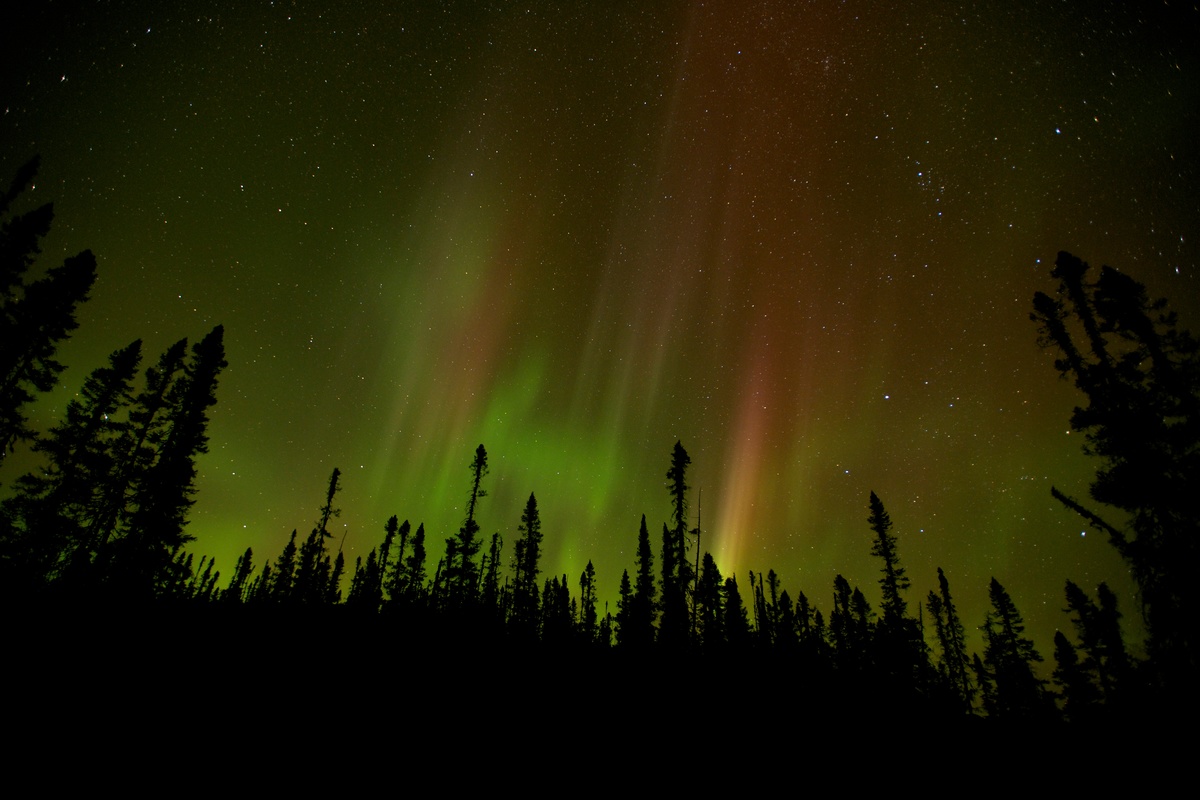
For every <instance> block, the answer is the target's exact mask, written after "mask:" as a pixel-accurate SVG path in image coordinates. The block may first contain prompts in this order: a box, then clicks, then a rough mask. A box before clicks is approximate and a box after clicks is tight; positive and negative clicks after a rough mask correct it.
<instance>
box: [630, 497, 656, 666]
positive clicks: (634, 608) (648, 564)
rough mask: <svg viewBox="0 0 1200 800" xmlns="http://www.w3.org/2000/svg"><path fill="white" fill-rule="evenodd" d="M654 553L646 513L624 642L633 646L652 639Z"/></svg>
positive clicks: (647, 643) (639, 645)
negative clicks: (651, 547) (627, 628)
mask: <svg viewBox="0 0 1200 800" xmlns="http://www.w3.org/2000/svg"><path fill="white" fill-rule="evenodd" d="M654 594H655V593H654V555H653V551H652V550H651V549H650V532H649V531H648V530H646V515H645V514H643V515H642V524H641V527H640V528H639V529H638V549H637V577H636V579H635V581H634V586H633V599H632V603H631V605H630V613H629V630H628V632H627V634H626V635H625V637H624V639H625V643H627V644H629V645H630V646H632V647H634V648H645V647H648V646H649V645H650V644H651V643H652V642H653V641H654V612H655V607H656V606H655V602H654V600H655V597H654Z"/></svg>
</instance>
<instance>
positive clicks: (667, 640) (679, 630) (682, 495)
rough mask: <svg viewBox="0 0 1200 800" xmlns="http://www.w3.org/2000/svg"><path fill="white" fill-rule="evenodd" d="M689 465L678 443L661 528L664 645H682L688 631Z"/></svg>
mask: <svg viewBox="0 0 1200 800" xmlns="http://www.w3.org/2000/svg"><path fill="white" fill-rule="evenodd" d="M691 463H692V459H691V458H690V457H689V456H688V454H687V451H686V450H684V449H683V445H682V444H681V443H680V442H676V443H675V448H674V450H673V451H672V453H671V468H670V469H669V470H667V489H668V491H669V492H670V495H671V506H672V512H671V523H672V526H673V527H671V528H668V527H667V526H666V525H663V547H662V617H661V618H660V620H659V634H658V638H659V642H661V643H662V644H664V645H667V646H672V647H674V646H682V645H684V644H686V642H687V640H688V637H689V633H690V630H691V621H690V619H689V616H688V600H687V592H688V586H689V585H690V584H691V568H690V566H689V564H688V559H687V534H688V522H687V490H688V489H689V488H690V487H689V486H688V485H687V468H688V466H689V465H690V464H691Z"/></svg>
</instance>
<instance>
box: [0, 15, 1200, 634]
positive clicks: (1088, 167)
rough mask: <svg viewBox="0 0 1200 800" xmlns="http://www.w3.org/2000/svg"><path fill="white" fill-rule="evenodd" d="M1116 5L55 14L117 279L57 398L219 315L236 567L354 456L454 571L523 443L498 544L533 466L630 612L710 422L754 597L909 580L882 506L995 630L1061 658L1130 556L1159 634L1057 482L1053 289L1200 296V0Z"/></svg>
mask: <svg viewBox="0 0 1200 800" xmlns="http://www.w3.org/2000/svg"><path fill="white" fill-rule="evenodd" d="M1078 5H1079V4H1071V3H1058V2H1021V3H1016V4H1014V3H1006V2H984V3H962V4H955V3H939V2H911V3H905V4H902V7H900V8H892V9H881V8H878V7H877V6H878V4H874V3H860V2H853V1H850V2H827V1H826V0H817V1H816V2H812V3H806V4H795V3H790V2H753V3H734V2H715V3H713V2H666V3H656V4H645V3H634V2H629V3H621V2H618V3H605V4H587V3H584V4H572V3H563V4H557V3H550V2H541V1H540V0H539V1H538V2H530V3H522V4H509V3H495V4H491V5H484V4H476V3H453V2H449V3H436V4H435V3H426V2H412V3H400V4H395V3H375V2H370V1H369V0H366V1H364V2H359V3H348V4H344V5H343V4H338V8H337V9H336V10H332V11H328V10H326V11H318V10H317V9H316V8H315V7H312V6H309V5H308V4H303V3H283V2H274V3H270V2H257V3H226V2H219V1H217V2H210V3H206V4H204V9H203V10H202V11H201V10H192V11H181V10H178V9H174V8H167V7H160V5H159V4H154V3H145V2H123V3H110V4H99V5H97V4H90V3H82V2H79V3H74V2H71V3H46V4H42V5H41V7H39V8H38V9H36V10H33V11H28V12H25V14H26V15H27V16H26V18H25V19H23V20H21V21H20V23H19V24H13V25H11V26H9V28H8V31H7V32H6V33H5V34H4V35H3V36H4V47H3V48H2V51H3V52H4V53H6V56H7V63H6V65H5V67H4V69H3V70H2V75H3V77H2V78H0V92H2V96H0V102H2V103H3V108H2V115H0V165H3V167H4V169H5V170H6V171H7V172H6V174H10V175H11V174H12V172H13V171H14V170H15V169H16V167H17V166H18V165H19V164H20V163H21V162H23V161H24V160H25V159H27V158H28V157H29V156H31V155H32V154H34V153H40V154H41V156H42V172H41V175H40V177H39V181H38V183H37V186H36V190H35V191H34V192H32V199H31V200H30V201H29V202H45V201H48V200H53V201H54V202H55V204H56V205H55V207H56V212H57V217H56V222H55V226H54V230H53V232H52V234H51V236H50V237H49V239H48V240H47V241H46V243H45V247H44V255H43V260H44V263H46V264H48V263H50V262H51V261H52V260H53V259H61V257H62V256H64V255H66V254H69V253H74V252H77V251H79V250H81V249H83V248H91V249H93V250H94V251H95V252H96V254H97V257H98V259H99V273H100V278H99V281H98V283H97V286H96V289H95V290H94V292H93V295H92V299H91V300H90V302H88V303H87V304H86V306H85V307H84V308H83V310H82V313H81V315H80V319H81V327H80V330H79V332H78V334H77V335H76V336H75V338H74V339H73V340H72V341H71V342H70V343H69V345H67V346H66V347H65V348H64V349H63V352H62V355H63V356H64V360H65V362H66V363H68V364H69V365H70V369H69V370H68V371H67V373H65V375H64V378H63V381H62V383H61V385H60V387H59V388H58V389H56V390H55V391H54V392H53V393H52V394H51V395H50V396H48V397H47V398H46V400H45V401H44V402H43V403H42V404H41V405H40V406H39V407H38V409H37V415H38V418H39V419H40V420H41V422H42V424H43V426H46V425H48V424H50V421H51V420H53V419H54V418H55V417H56V415H57V413H59V412H61V410H62V409H63V408H64V407H65V405H66V402H67V401H68V400H69V399H70V397H71V396H72V394H73V393H74V392H75V391H77V390H78V388H79V385H80V383H81V382H82V380H83V377H84V376H85V375H86V373H87V372H88V371H89V370H90V369H92V368H93V367H95V366H98V365H100V364H101V363H102V361H103V359H104V358H105V357H106V356H107V354H108V353H109V352H111V351H112V350H115V349H116V348H118V347H121V346H123V345H125V344H127V343H128V342H129V341H130V340H132V339H134V338H137V337H142V338H144V339H145V340H146V349H147V352H149V353H157V352H161V351H162V350H163V349H165V348H166V347H167V346H168V345H169V344H170V343H171V342H173V341H175V340H176V339H178V338H180V337H183V336H188V337H191V338H192V339H193V340H195V339H198V338H199V337H200V336H202V335H203V334H204V333H205V332H207V331H208V330H209V329H210V328H211V327H212V326H213V325H214V324H217V323H221V324H224V326H225V330H226V348H227V358H228V361H229V364H230V366H229V367H228V368H227V369H226V371H225V372H224V373H223V375H222V378H221V385H220V389H219V391H218V397H219V403H218V405H217V406H216V407H215V409H214V413H213V418H212V423H211V426H210V430H209V433H210V436H211V440H212V442H211V446H210V447H211V452H210V453H209V454H208V455H207V456H205V457H204V458H203V459H202V460H201V462H200V472H201V481H200V492H199V495H198V502H197V504H196V506H195V507H194V509H193V512H192V515H191V524H190V526H189V531H190V532H191V533H192V534H194V535H195V536H196V537H197V542H196V544H195V545H194V546H193V549H194V550H196V552H197V553H208V554H212V555H215V556H216V557H217V558H218V563H219V566H220V567H221V568H222V569H223V571H226V572H227V571H228V570H230V569H232V566H233V562H234V560H235V558H236V556H237V555H238V554H239V553H240V552H241V551H242V550H244V549H245V547H246V546H251V547H253V548H254V552H255V555H256V560H257V562H258V563H260V564H261V562H262V560H263V559H265V558H274V557H275V555H276V554H277V553H278V552H279V550H280V549H281V548H282V546H283V545H284V543H285V542H286V541H287V537H288V534H289V533H290V532H291V530H292V529H293V528H299V529H300V530H301V533H302V534H303V533H304V532H306V531H307V530H308V529H309V528H310V527H311V525H312V523H313V520H314V519H315V516H316V510H317V508H318V507H319V506H320V504H321V501H322V500H323V491H324V487H325V486H326V485H327V481H328V477H329V473H330V472H331V470H332V469H333V467H335V466H337V467H340V468H341V469H342V471H343V479H342V485H343V486H344V491H343V492H342V494H341V495H340V496H339V505H340V506H341V507H342V509H343V514H342V516H341V517H340V518H339V521H338V524H339V525H340V526H342V530H341V533H342V534H344V545H343V546H344V548H345V551H346V553H347V556H348V557H349V561H350V563H351V564H352V563H353V559H354V557H355V556H357V555H363V556H365V554H366V553H367V551H369V550H370V549H371V548H372V547H374V546H375V545H376V544H377V543H378V541H379V540H380V539H381V538H382V526H383V523H384V521H385V520H386V519H387V518H388V517H389V516H391V515H392V514H398V515H399V516H400V518H401V519H404V518H409V519H411V520H412V522H413V524H414V526H415V525H416V524H417V523H418V522H422V521H423V522H424V523H425V525H426V528H427V530H428V531H429V541H430V542H431V543H432V544H433V545H434V550H435V553H434V554H433V555H434V558H436V550H437V548H438V547H440V543H441V541H442V540H443V539H444V538H445V537H446V536H449V535H451V534H452V533H454V532H455V531H456V530H457V528H458V525H459V523H460V522H461V518H462V515H463V503H464V501H465V495H466V490H467V488H468V487H467V478H468V473H467V466H468V464H469V463H470V459H471V457H472V454H473V452H474V448H475V446H476V445H477V444H479V443H480V442H482V443H484V444H485V445H486V447H487V450H488V453H489V454H490V456H491V475H490V476H489V478H488V480H487V483H486V488H487V489H488V491H489V494H490V496H489V497H488V498H487V499H486V500H485V501H484V505H483V506H482V507H481V516H480V522H481V525H482V526H483V533H484V534H485V535H487V534H490V533H491V532H492V531H494V530H498V531H500V532H501V533H502V534H503V535H504V536H505V538H506V540H508V541H512V540H513V539H514V538H515V535H516V527H517V524H518V523H519V520H520V513H521V509H522V508H523V505H524V501H525V498H527V497H528V494H529V492H531V491H533V492H536V494H537V498H538V501H539V505H540V507H541V511H542V521H543V528H544V533H545V541H544V545H543V547H544V548H545V559H546V560H545V562H544V563H543V569H544V571H545V572H546V573H547V574H554V573H558V574H562V573H567V574H568V577H569V578H570V581H571V584H572V585H575V584H576V583H577V576H578V575H579V574H580V572H581V571H582V570H583V567H584V565H585V564H586V563H587V560H588V559H592V560H593V561H594V563H595V566H596V570H597V574H598V576H599V580H600V587H601V597H602V598H607V599H609V600H614V599H615V595H616V587H617V583H618V580H619V578H620V574H621V570H622V569H627V568H628V569H632V567H633V563H634V549H635V545H636V535H637V526H638V521H639V518H640V515H641V514H642V513H645V514H647V518H648V520H649V521H650V523H651V530H652V531H656V530H657V528H658V526H659V525H660V524H661V522H663V521H665V520H666V519H667V517H668V514H669V502H668V497H667V493H666V490H665V479H664V476H665V473H666V470H667V467H668V466H669V463H668V462H669V458H670V452H671V447H672V446H673V445H674V443H675V441H676V440H677V439H678V440H681V441H682V442H683V444H684V446H685V447H686V448H687V450H688V452H689V453H690V455H691V458H692V464H693V466H692V471H691V473H689V483H690V484H691V486H692V487H693V493H692V496H691V506H692V512H693V515H695V513H696V512H697V511H699V513H700V514H701V520H700V522H701V525H702V528H703V537H704V543H703V547H704V548H705V549H708V550H711V551H712V552H713V554H714V556H715V557H716V558H717V562H718V565H719V566H720V568H721V570H722V571H723V572H724V573H725V574H726V575H728V574H735V575H737V576H738V578H739V581H740V582H741V583H742V586H743V588H745V586H746V580H745V576H746V573H747V572H748V571H749V570H751V569H753V570H755V571H756V572H757V571H760V570H761V571H763V572H765V571H766V570H767V569H770V568H773V569H775V570H776V572H778V573H779V575H780V576H781V579H782V582H783V585H784V587H785V588H787V589H789V591H790V593H792V594H793V596H794V595H795V593H796V592H797V591H798V590H803V591H804V592H805V593H806V594H807V595H808V596H809V597H810V599H811V600H812V601H813V602H815V603H816V604H817V605H818V606H819V607H821V608H822V609H824V610H825V611H826V613H828V606H829V596H830V594H831V592H832V588H831V587H832V582H833V578H834V575H835V574H837V573H839V572H840V573H842V574H843V575H845V576H846V577H847V578H848V579H849V580H850V581H851V583H853V584H856V585H858V586H861V587H862V588H863V590H864V592H865V593H866V594H867V597H868V599H870V600H871V601H872V603H876V604H877V602H878V597H877V595H878V589H877V585H876V583H875V581H876V579H877V576H878V565H877V564H876V563H875V561H874V559H872V558H871V556H870V540H871V539H870V537H871V533H870V531H869V529H868V528H867V525H866V517H867V498H868V495H869V492H870V491H872V490H873V491H875V492H876V493H877V494H878V495H879V497H880V498H881V499H882V500H883V502H884V504H885V505H886V507H887V510H888V512H889V513H890V515H891V518H892V520H893V522H894V523H895V526H896V527H895V533H896V535H897V537H898V542H899V547H900V554H901V558H902V560H903V563H904V564H905V566H906V567H907V568H908V571H909V576H910V577H911V578H912V582H913V591H911V592H910V593H909V598H908V599H909V601H910V602H917V601H920V600H922V599H923V598H924V595H925V594H926V593H927V592H928V591H929V589H931V588H934V587H936V585H937V582H936V568H937V567H938V566H941V567H943V568H944V569H945V570H946V574H947V576H948V578H949V579H950V582H951V586H952V589H953V591H954V593H955V596H956V598H957V599H958V600H959V602H960V604H961V605H962V609H963V616H964V620H965V621H967V622H968V624H971V625H978V624H980V623H981V622H982V616H983V611H984V608H985V605H986V602H987V600H986V597H987V595H986V591H987V584H988V580H989V578H990V577H991V576H995V577H997V578H998V579H999V580H1000V581H1001V582H1002V583H1003V584H1004V585H1005V586H1006V587H1007V588H1008V589H1009V591H1010V593H1011V594H1012V595H1013V599H1014V600H1015V601H1016V603H1017V605H1018V607H1019V608H1021V610H1022V612H1023V613H1024V615H1025V618H1026V621H1027V623H1028V624H1029V626H1030V630H1031V632H1032V633H1033V634H1034V637H1035V639H1036V640H1037V643H1038V645H1039V647H1040V648H1041V649H1042V651H1043V654H1048V653H1049V648H1050V637H1051V636H1052V634H1053V631H1054V629H1055V628H1056V627H1059V626H1063V625H1065V624H1066V615H1065V614H1062V613H1061V609H1062V608H1063V607H1064V605H1065V601H1064V599H1063V597H1062V587H1063V583H1064V581H1065V580H1066V579H1068V578H1069V579H1071V580H1073V581H1075V582H1076V583H1078V584H1079V585H1080V586H1082V587H1084V588H1085V589H1086V590H1088V591H1091V590H1092V589H1094V587H1095V585H1096V584H1097V583H1099V582H1100V581H1107V582H1109V584H1110V585H1111V586H1113V587H1114V588H1115V589H1116V590H1117V591H1118V593H1119V595H1120V598H1121V602H1122V604H1123V609H1124V611H1125V613H1126V625H1127V627H1129V628H1131V629H1132V630H1134V631H1138V630H1140V626H1139V624H1138V623H1137V620H1136V616H1137V614H1136V610H1135V609H1136V604H1135V602H1134V599H1133V596H1132V582H1131V580H1130V579H1129V577H1128V575H1127V573H1126V570H1125V568H1124V566H1123V565H1122V564H1121V563H1120V561H1119V559H1118V558H1117V557H1116V555H1115V553H1114V552H1113V551H1112V549H1111V548H1110V547H1109V546H1108V544H1107V543H1106V542H1105V541H1104V539H1103V537H1102V536H1099V535H1091V534H1089V535H1086V536H1085V535H1082V531H1083V529H1082V528H1081V525H1080V521H1079V520H1077V519H1076V518H1075V517H1073V516H1072V515H1071V514H1070V512H1068V511H1066V510H1065V509H1063V508H1061V507H1060V506H1058V504H1057V503H1056V502H1055V501H1054V500H1053V499H1052V498H1051V497H1050V486H1051V484H1053V485H1056V486H1058V487H1060V488H1061V489H1063V490H1064V491H1066V492H1067V493H1069V494H1072V495H1075V496H1077V497H1082V496H1085V495H1086V485H1087V481H1088V478H1089V476H1090V475H1091V474H1092V472H1093V470H1094V467H1095V465H1094V464H1093V463H1091V462H1089V460H1088V459H1087V458H1086V457H1085V456H1084V455H1083V454H1082V453H1081V451H1080V441H1079V437H1078V436H1077V435H1074V434H1070V433H1068V420H1069V417H1070V413H1071V409H1072V408H1073V406H1074V404H1075V403H1076V402H1077V397H1076V395H1075V393H1074V390H1073V389H1072V387H1070V386H1068V385H1066V384H1064V383H1062V382H1060V381H1058V379H1057V373H1056V372H1055V370H1054V367H1053V357H1052V355H1051V354H1049V353H1046V352H1043V351H1041V350H1039V349H1038V347H1037V345H1036V331H1035V329H1034V326H1033V324H1032V323H1031V322H1030V321H1029V320H1028V314H1029V311H1030V310H1031V299H1032V296H1033V293H1034V292H1035V291H1037V290H1049V289H1050V288H1052V286H1051V282H1050V279H1049V274H1048V273H1049V266H1050V264H1051V263H1052V261H1053V258H1054V255H1055V253H1056V252H1057V251H1058V250H1063V249H1065V250H1070V251H1071V252H1073V253H1075V254H1077V255H1079V256H1080V257H1082V258H1084V259H1086V260H1088V261H1090V262H1091V263H1092V264H1093V266H1097V267H1098V266H1099V265H1100V264H1101V263H1108V264H1112V265H1113V266H1116V267H1118V268H1120V269H1122V270H1124V271H1127V272H1129V273H1130V274H1131V275H1133V277H1135V278H1136V279H1138V280H1140V281H1142V282H1144V283H1145V284H1147V286H1148V288H1149V290H1150V293H1151V294H1152V295H1154V296H1166V297H1168V298H1169V299H1170V300H1171V302H1172V305H1173V307H1175V308H1176V309H1178V310H1179V311H1180V312H1181V317H1182V322H1183V323H1184V325H1185V326H1186V327H1190V328H1191V329H1193V330H1195V329H1196V328H1197V327H1198V325H1200V314H1197V311H1198V309H1197V299H1198V297H1200V293H1198V291H1197V289H1198V285H1197V272H1196V269H1197V249H1196V245H1195V243H1194V241H1193V236H1194V234H1195V232H1196V230H1197V222H1198V221H1200V197H1198V195H1197V180H1196V179H1197V166H1198V161H1197V152H1196V141H1197V133H1198V126H1197V111H1198V109H1200V105H1198V102H1197V99H1198V98H1197V92H1198V90H1197V88H1196V87H1200V76H1198V74H1197V67H1198V66H1200V65H1198V64H1197V57H1196V55H1195V47H1194V45H1195V42H1196V41H1197V35H1196V34H1197V32H1198V21H1200V15H1198V14H1197V12H1196V11H1195V9H1194V8H1187V7H1183V6H1180V5H1177V4H1171V3H1167V4H1158V5H1157V6H1155V7H1153V8H1152V9H1142V8H1139V7H1136V6H1137V5H1138V4H1134V6H1133V7H1127V6H1126V5H1125V4H1111V5H1110V6H1109V7H1106V8H1098V7H1097V9H1096V10H1090V9H1081V8H1078V7H1076V6H1078ZM6 180H7V179H6ZM27 459H28V456H26V460H25V461H24V462H22V460H21V458H14V459H12V461H14V462H16V463H18V464H21V463H23V464H25V465H26V466H27V465H28V463H29V462H28V460H27ZM17 469H18V467H8V466H6V468H5V474H4V475H0V480H3V481H5V482H6V483H7V482H9V481H11V480H12V478H13V477H14V476H13V474H12V473H13V472H16V471H17ZM693 524H695V520H694V519H693ZM656 550H657V544H656Z"/></svg>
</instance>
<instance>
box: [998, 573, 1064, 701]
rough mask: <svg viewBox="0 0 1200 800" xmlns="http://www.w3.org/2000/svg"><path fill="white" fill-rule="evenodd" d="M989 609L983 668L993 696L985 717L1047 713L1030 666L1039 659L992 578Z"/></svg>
mask: <svg viewBox="0 0 1200 800" xmlns="http://www.w3.org/2000/svg"><path fill="white" fill-rule="evenodd" d="M988 597H989V599H990V600H991V603H992V610H991V611H989V612H988V613H987V616H986V618H985V620H984V624H983V634H984V644H985V646H984V654H983V665H984V667H985V668H986V674H987V677H988V679H989V683H990V684H991V685H992V686H993V687H994V693H993V694H992V696H991V697H988V696H987V694H988V693H986V692H985V700H987V701H989V702H990V707H989V708H988V712H989V714H991V715H993V716H997V717H1043V716H1047V715H1048V713H1049V711H1050V710H1051V705H1050V703H1049V702H1048V701H1049V698H1048V696H1047V695H1046V692H1045V682H1044V681H1043V680H1042V679H1040V678H1038V677H1037V674H1036V673H1035V671H1034V666H1033V665H1034V663H1035V662H1039V661H1041V660H1042V656H1041V655H1040V654H1039V653H1038V651H1037V650H1036V649H1035V648H1034V644H1033V642H1032V641H1031V640H1030V639H1027V638H1025V636H1024V633H1025V621H1024V620H1023V619H1022V618H1021V613H1020V612H1019V611H1017V607H1016V605H1015V604H1014V603H1013V601H1012V598H1011V597H1010V596H1009V594H1008V592H1007V591H1006V590H1005V589H1004V587H1003V586H1001V585H1000V582H999V581H998V580H996V579H995V578H992V581H991V583H990V584H989V586H988Z"/></svg>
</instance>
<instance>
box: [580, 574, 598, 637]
mask: <svg viewBox="0 0 1200 800" xmlns="http://www.w3.org/2000/svg"><path fill="white" fill-rule="evenodd" d="M598 618H599V616H598V614H597V611H596V568H595V567H594V566H592V562H591V561H590V560H589V561H588V563H587V566H586V567H584V569H583V572H582V573H581V574H580V576H579V635H580V639H581V640H582V641H583V642H584V643H585V644H592V643H593V642H595V641H596V634H597V631H596V627H597V623H598Z"/></svg>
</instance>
